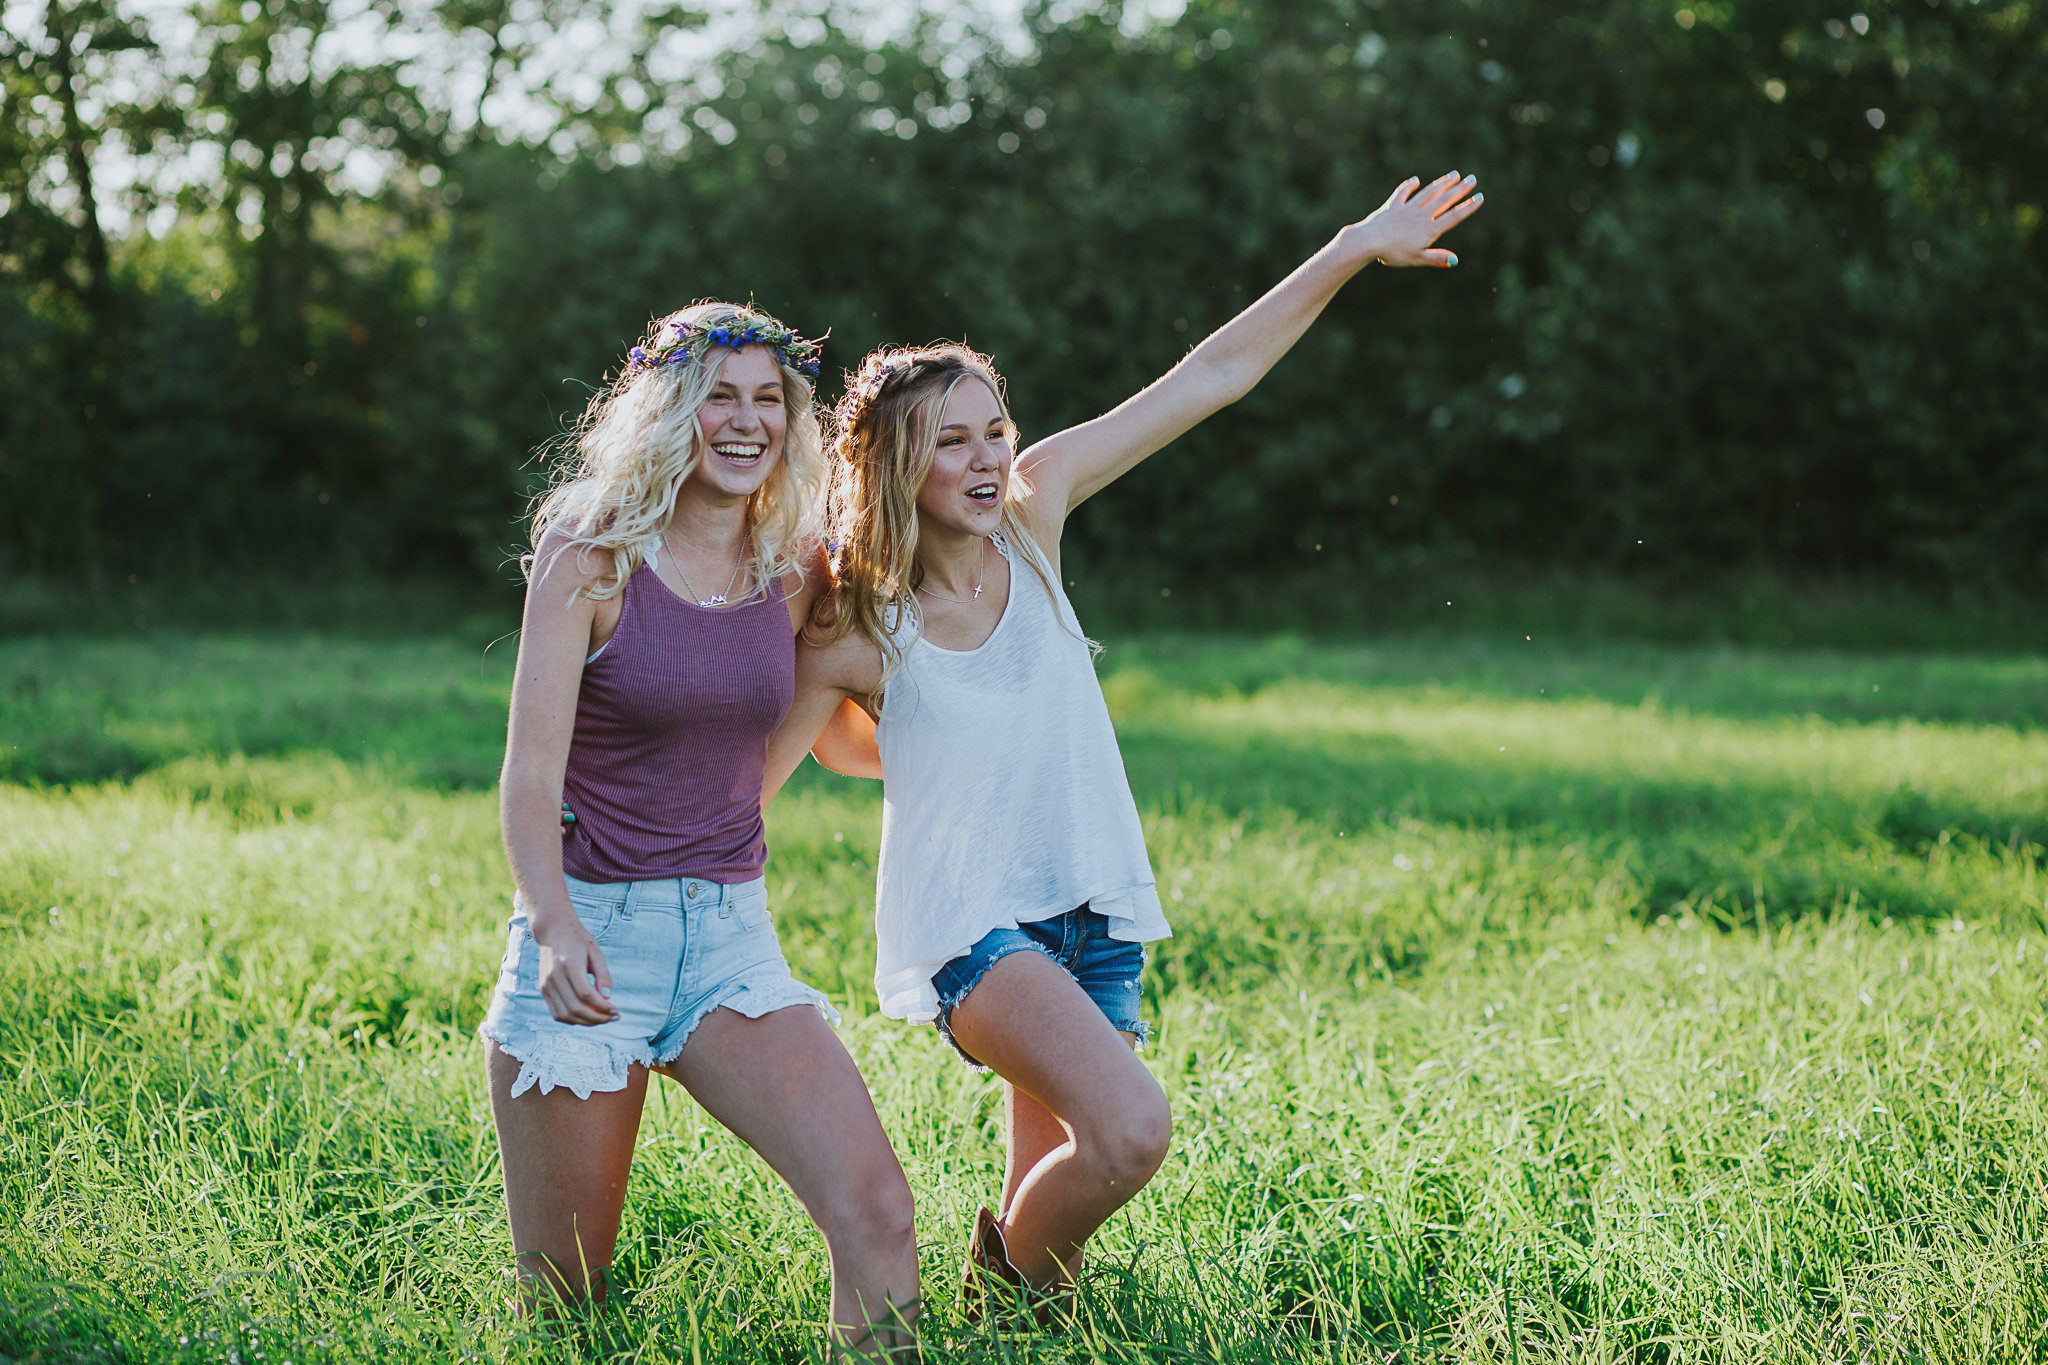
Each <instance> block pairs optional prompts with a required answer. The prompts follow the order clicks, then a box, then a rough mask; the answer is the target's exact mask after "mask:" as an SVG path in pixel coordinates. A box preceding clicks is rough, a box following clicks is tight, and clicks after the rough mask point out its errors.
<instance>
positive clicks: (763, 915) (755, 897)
mask: <svg viewBox="0 0 2048 1365" xmlns="http://www.w3.org/2000/svg"><path fill="white" fill-rule="evenodd" d="M731 909H732V917H733V918H734V919H736V920H738V921H739V922H740V927H741V928H744V929H763V928H766V927H767V926H769V925H770V924H773V923H774V922H775V917H774V915H772V914H770V913H769V910H768V888H767V887H766V886H764V885H763V884H761V883H760V882H754V883H752V884H750V885H749V886H747V887H746V888H745V889H744V890H742V891H741V892H740V893H739V894H738V895H736V896H734V897H733V898H732V904H731Z"/></svg>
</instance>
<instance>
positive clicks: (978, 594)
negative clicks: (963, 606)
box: [967, 583, 981, 602]
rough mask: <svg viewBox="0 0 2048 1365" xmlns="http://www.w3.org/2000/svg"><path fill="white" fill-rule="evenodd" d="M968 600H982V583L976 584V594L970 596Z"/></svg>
mask: <svg viewBox="0 0 2048 1365" xmlns="http://www.w3.org/2000/svg"><path fill="white" fill-rule="evenodd" d="M967 600H968V601H970V602H979V601H980V600H981V584H979V583H976V584H975V585H974V596H972V597H970V598H968V599H967Z"/></svg>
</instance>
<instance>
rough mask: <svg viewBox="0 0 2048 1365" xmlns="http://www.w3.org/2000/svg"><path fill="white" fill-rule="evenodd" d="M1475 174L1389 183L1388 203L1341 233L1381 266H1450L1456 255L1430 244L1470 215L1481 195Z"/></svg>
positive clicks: (1476, 206)
mask: <svg viewBox="0 0 2048 1365" xmlns="http://www.w3.org/2000/svg"><path fill="white" fill-rule="evenodd" d="M1475 183H1476V181H1475V179H1474V177H1472V176H1469V175H1468V176H1465V177H1463V178H1462V179H1461V178H1460V177H1459V175H1458V173H1457V172H1456V171H1451V172H1450V173H1448V174H1446V175H1442V176H1439V177H1437V179H1436V180H1435V181H1433V182H1432V183H1430V184H1429V185H1427V186H1424V185H1423V184H1422V182H1421V181H1420V180H1417V179H1415V178H1414V177H1412V176H1411V177H1410V178H1408V179H1406V180H1404V181H1402V182H1401V183H1400V184H1399V185H1397V186H1395V187H1394V192H1393V193H1392V194H1390V195H1388V196H1387V202H1386V203H1384V204H1382V205H1380V206H1379V207H1378V208H1376V209H1374V210H1373V211H1372V214H1371V216H1370V217H1368V218H1366V219H1365V220H1364V221H1363V222H1357V223H1353V224H1352V225H1351V226H1350V227H1348V228H1345V229H1344V232H1343V236H1345V237H1348V238H1352V239H1353V240H1352V242H1351V243H1350V244H1351V245H1354V246H1356V248H1357V249H1358V250H1360V251H1362V252H1363V253H1364V254H1365V255H1366V256H1367V257H1369V258H1370V259H1372V260H1376V261H1380V262H1383V263H1384V264H1386V265H1433V266H1439V267H1441V266H1452V265H1456V264H1457V263H1458V258H1457V256H1456V254H1455V253H1453V252H1449V251H1445V250H1444V249H1443V248H1441V247H1432V246H1431V245H1430V243H1432V242H1434V241H1435V240H1436V239H1437V238H1439V237H1441V236H1443V235H1444V234H1445V233H1446V232H1449V231H1450V230H1451V229H1452V228H1454V227H1456V226H1457V225H1458V224H1460V223H1462V222H1464V221H1465V220H1466V219H1467V218H1470V217H1471V216H1472V215H1473V214H1474V213H1476V212H1477V211H1478V209H1479V206H1480V204H1482V203H1484V202H1485V200H1486V196H1485V195H1483V194H1474V193H1473V192H1472V186H1473V185H1474V184H1475Z"/></svg>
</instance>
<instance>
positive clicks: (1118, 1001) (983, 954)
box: [932, 905, 1151, 1071]
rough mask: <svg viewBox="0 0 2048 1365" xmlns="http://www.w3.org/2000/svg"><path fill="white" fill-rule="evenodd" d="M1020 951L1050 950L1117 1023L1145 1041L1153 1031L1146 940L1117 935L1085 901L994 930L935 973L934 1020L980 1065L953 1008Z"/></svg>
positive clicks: (971, 1062) (968, 1060)
mask: <svg viewBox="0 0 2048 1365" xmlns="http://www.w3.org/2000/svg"><path fill="white" fill-rule="evenodd" d="M1020 952H1038V953H1044V954H1045V955H1046V956H1047V957H1049V958H1051V959H1052V960H1053V961H1054V962H1057V963H1058V964H1059V965H1060V966H1061V967H1063V968H1065V969H1066V973H1067V975H1068V976H1071V977H1073V978H1074V982H1075V984H1077V985H1078V986H1080V988H1081V990H1082V992H1083V993H1085V994H1086V995H1087V997H1088V998H1089V999H1090V1000H1092V1001H1094V1002H1095V1007H1096V1008H1097V1009H1099V1010H1101V1011H1102V1013H1103V1015H1104V1017H1106V1018H1107V1019H1108V1020H1109V1022H1110V1025H1111V1027H1113V1028H1116V1029H1119V1030H1121V1031H1122V1032H1124V1033H1128V1034H1131V1035H1132V1036H1133V1037H1135V1038H1136V1039H1137V1040H1138V1041H1139V1043H1141V1044H1142V1043H1143V1042H1144V1041H1145V1040H1146V1039H1147V1038H1148V1037H1150V1036H1151V1029H1150V1028H1149V1027H1148V1026H1147V1025H1146V1023H1145V1021H1144V1020H1142V1019H1140V1018H1139V1017H1138V1001H1139V999H1140V998H1141V997H1142V993H1143V987H1142V985H1141V984H1140V982H1139V974H1140V973H1141V972H1143V971H1144V970H1145V945H1144V944H1142V943H1126V942H1124V941H1123V940H1122V939H1115V938H1111V937H1110V936H1109V917H1108V916H1107V915H1105V914H1103V913H1102V912H1101V911H1100V910H1091V909H1090V908H1089V907H1088V906H1086V905H1083V906H1081V907H1080V908H1079V909H1075V910H1069V911H1067V912H1066V913H1065V914H1062V915H1054V916H1053V917H1052V918H1051V919H1042V920H1034V921H1032V922H1031V923H1029V924H1020V925H1018V926H1017V927H1016V928H1014V929H991V930H989V931H988V933H987V934H985V935H983V936H982V938H981V939H980V940H979V941H978V942H976V943H975V945H974V946H973V947H972V948H969V949H968V950H967V951H966V952H964V953H962V954H960V956H958V957H956V958H954V959H952V960H951V961H949V962H947V963H946V964H945V965H944V966H943V967H940V968H939V969H938V971H936V972H934V973H933V974H932V989H933V990H934V991H936V992H938V996H939V1012H938V1015H937V1017H936V1018H934V1019H933V1020H932V1023H933V1024H934V1025H936V1026H937V1027H938V1030H939V1036H940V1037H941V1038H944V1039H945V1040H946V1041H947V1042H949V1043H951V1044H952V1045H953V1050H954V1051H955V1052H957V1053H959V1054H960V1058H961V1060H962V1061H964V1062H966V1063H967V1064H968V1065H969V1066H971V1067H973V1068H974V1069H975V1070H977V1071H986V1070H988V1068H987V1067H985V1066H983V1065H982V1064H981V1062H980V1061H979V1060H978V1059H977V1058H975V1057H974V1056H973V1055H972V1054H971V1053H969V1052H968V1051H967V1049H966V1048H964V1047H962V1046H960V1040H959V1039H957V1038H955V1037H954V1036H953V1010H954V1008H955V1007H956V1006H958V1005H959V1003H960V1002H961V1001H962V1000H965V999H966V998H967V995H968V993H969V992H970V991H972V990H973V989H974V988H975V987H976V986H978V985H980V984H981V978H982V977H983V976H984V975H986V974H987V972H988V969H989V968H991V967H993V966H995V965H996V963H998V962H1000V961H1002V960H1003V959H1004V958H1006V957H1008V956H1009V955H1010V954H1011V953H1020Z"/></svg>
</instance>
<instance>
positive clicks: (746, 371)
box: [688, 346, 789, 500]
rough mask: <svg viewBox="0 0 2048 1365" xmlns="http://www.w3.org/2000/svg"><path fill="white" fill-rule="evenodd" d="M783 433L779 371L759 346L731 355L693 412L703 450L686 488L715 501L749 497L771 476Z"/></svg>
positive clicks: (785, 426) (786, 416) (786, 417)
mask: <svg viewBox="0 0 2048 1365" xmlns="http://www.w3.org/2000/svg"><path fill="white" fill-rule="evenodd" d="M788 428H789V412H788V409H787V407H786V405H785V403H784V396H783V392H782V368H781V366H779V365H777V364H776V362H775V357H774V355H772V354H771V353H770V352H769V351H768V349H767V348H766V347H762V346H747V347H743V348H741V349H740V350H737V351H734V352H733V353H732V354H731V355H729V356H727V357H725V364H724V365H723V367H721V368H720V370H719V372H718V384H717V386H716V387H715V388H713V389H712V390H711V394H710V396H709V397H707V398H706V399H705V400H704V406H702V407H700V408H698V409H697V429H698V430H699V431H701V432H702V433H703V435H704V444H705V447H706V449H705V453H704V458H703V459H702V460H701V461H699V462H698V464H697V467H696V468H695V469H693V470H691V471H690V477H689V481H688V482H689V484H690V485H691V486H693V487H695V488H696V489H697V490H698V491H699V492H701V493H705V494H709V495H711V496H712V497H714V498H717V499H720V500H724V499H727V498H745V497H750V496H752V495H753V493H754V492H755V490H757V489H759V488H760V487H761V485H762V484H764V483H766V482H767V481H768V476H769V475H770V474H772V473H774V472H775V464H776V461H778V460H780V459H781V458H782V438H783V434H784V433H785V432H786V431H787V430H788Z"/></svg>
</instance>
